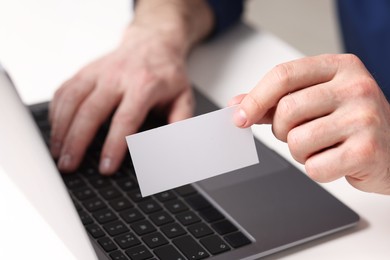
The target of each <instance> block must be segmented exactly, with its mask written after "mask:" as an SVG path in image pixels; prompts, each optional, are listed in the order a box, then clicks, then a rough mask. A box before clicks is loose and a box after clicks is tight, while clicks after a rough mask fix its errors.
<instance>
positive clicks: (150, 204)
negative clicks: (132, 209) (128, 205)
mask: <svg viewBox="0 0 390 260" xmlns="http://www.w3.org/2000/svg"><path fill="white" fill-rule="evenodd" d="M138 207H139V208H140V209H141V210H142V211H143V212H144V213H145V214H150V213H153V212H156V211H159V210H161V209H162V208H161V206H160V205H159V204H158V203H157V202H156V201H155V200H153V199H150V200H147V201H144V202H141V203H140V204H138Z"/></svg>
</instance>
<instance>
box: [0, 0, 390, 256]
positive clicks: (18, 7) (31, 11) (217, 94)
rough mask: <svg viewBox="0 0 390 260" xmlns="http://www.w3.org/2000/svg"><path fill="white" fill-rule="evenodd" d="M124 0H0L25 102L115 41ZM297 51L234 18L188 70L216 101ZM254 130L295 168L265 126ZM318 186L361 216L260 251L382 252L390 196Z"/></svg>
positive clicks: (42, 95)
mask: <svg viewBox="0 0 390 260" xmlns="http://www.w3.org/2000/svg"><path fill="white" fill-rule="evenodd" d="M130 13H131V4H130V3H129V2H128V1H127V0H116V1H109V0H99V1H98V0H84V1H76V0H67V1H59V0H56V1H54V0H35V1H27V0H12V1H11V0H2V1H1V2H0V24H1V26H0V62H2V64H3V65H4V67H5V68H6V69H8V71H9V73H10V74H11V76H12V78H13V79H14V82H15V83H16V85H17V88H18V90H19V92H20V93H21V96H22V98H23V100H24V101H25V102H26V103H27V104H31V103H35V102H40V101H45V100H48V99H50V98H51V96H52V94H53V93H54V91H55V89H56V88H57V87H58V86H59V85H60V84H61V82H63V81H64V80H65V79H67V78H68V77H70V76H71V75H72V74H73V73H74V72H76V71H77V70H78V69H79V68H80V67H81V66H82V65H84V64H86V63H88V62H89V61H91V60H93V59H95V58H97V57H99V56H100V55H102V54H104V53H106V52H108V51H109V50H111V49H112V48H114V47H115V45H116V44H117V43H118V42H119V40H120V37H121V33H122V31H123V29H124V28H125V26H126V25H127V22H128V21H129V19H130ZM300 56H301V55H300V54H299V53H298V52H297V51H295V50H294V49H292V48H291V47H289V46H287V45H286V44H284V43H283V42H281V41H280V40H278V39H277V38H275V37H274V36H272V35H270V34H269V33H266V32H263V31H255V30H253V29H251V28H249V27H247V26H245V25H239V26H237V27H235V28H234V30H232V31H231V32H230V33H227V34H225V35H223V36H221V37H220V38H218V40H215V41H212V42H209V43H207V44H205V45H203V46H200V47H199V48H197V49H196V50H195V51H194V53H193V54H192V55H191V58H190V67H189V73H190V75H191V79H192V80H193V82H194V83H195V85H197V86H199V87H200V88H201V89H202V90H203V91H204V92H205V93H206V94H207V95H208V96H209V97H210V98H211V99H213V100H214V101H215V102H216V103H217V104H218V105H220V106H225V104H226V102H227V101H228V100H229V99H230V98H231V97H232V96H234V95H236V94H238V93H242V92H247V91H248V90H250V89H251V88H252V87H253V86H254V85H255V84H256V82H257V81H258V80H259V79H260V78H261V77H262V75H263V74H264V73H265V72H266V71H268V70H269V69H271V68H272V67H273V66H274V65H276V64H278V63H281V62H284V61H288V60H291V59H295V58H298V57H300ZM253 131H254V133H255V135H256V136H257V137H258V138H259V139H260V140H262V141H263V142H264V143H265V144H266V145H268V146H269V147H271V148H272V149H274V150H276V151H277V152H279V153H280V154H281V155H282V156H284V157H285V158H287V159H288V160H289V161H291V162H292V163H293V164H295V165H296V166H297V167H299V168H300V169H302V170H304V168H303V167H302V165H299V164H298V163H296V162H295V161H294V160H293V159H292V157H291V155H290V154H289V151H288V148H287V146H286V144H284V143H282V142H279V141H278V140H277V139H276V138H275V137H274V136H273V135H272V132H271V130H270V127H269V126H256V127H253ZM323 186H324V187H325V188H326V189H327V190H328V191H329V192H331V193H332V194H333V195H335V196H336V197H337V198H339V199H340V200H341V201H343V202H344V203H345V204H347V205H348V206H349V207H351V208H352V209H354V210H355V211H356V212H357V213H358V214H359V215H360V216H361V218H362V221H361V222H360V224H359V225H358V227H357V228H355V229H353V230H349V231H346V232H342V233H339V234H335V235H332V236H329V237H326V238H322V239H319V240H316V241H313V242H310V243H307V244H305V245H301V246H298V247H295V248H292V249H289V250H286V251H284V252H281V253H278V254H276V255H273V256H269V257H268V259H279V258H283V259H351V258H352V259H389V257H390V246H389V242H390V223H389V216H390V197H388V196H381V195H376V194H367V193H363V192H361V191H358V190H356V189H354V188H352V187H351V186H350V185H349V184H348V183H347V182H346V181H345V180H343V179H341V180H338V181H335V182H332V183H328V184H323Z"/></svg>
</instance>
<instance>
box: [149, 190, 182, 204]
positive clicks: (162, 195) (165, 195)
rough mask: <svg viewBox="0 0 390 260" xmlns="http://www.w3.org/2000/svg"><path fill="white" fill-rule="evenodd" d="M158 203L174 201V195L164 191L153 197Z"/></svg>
mask: <svg viewBox="0 0 390 260" xmlns="http://www.w3.org/2000/svg"><path fill="white" fill-rule="evenodd" d="M154 197H155V198H157V199H158V200H159V201H160V202H165V201H168V200H173V199H176V198H177V197H176V195H175V194H174V193H173V192H172V191H164V192H161V193H158V194H156V195H154Z"/></svg>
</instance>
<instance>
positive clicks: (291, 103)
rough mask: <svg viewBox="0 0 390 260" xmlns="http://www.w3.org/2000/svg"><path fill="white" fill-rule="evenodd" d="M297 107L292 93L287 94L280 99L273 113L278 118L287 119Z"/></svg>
mask: <svg viewBox="0 0 390 260" xmlns="http://www.w3.org/2000/svg"><path fill="white" fill-rule="evenodd" d="M296 109H297V102H296V100H295V99H294V98H293V95H287V96H284V97H283V98H281V99H280V101H279V103H278V106H277V108H276V111H275V114H276V115H277V117H278V118H283V119H284V120H289V118H291V117H292V116H293V114H294V112H295V111H296Z"/></svg>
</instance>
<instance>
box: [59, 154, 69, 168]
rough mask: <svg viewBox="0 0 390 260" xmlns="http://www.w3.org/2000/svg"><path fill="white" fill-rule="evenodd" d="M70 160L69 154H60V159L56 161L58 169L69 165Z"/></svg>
mask: <svg viewBox="0 0 390 260" xmlns="http://www.w3.org/2000/svg"><path fill="white" fill-rule="evenodd" d="M71 161H72V156H70V154H65V155H62V156H61V158H60V160H59V161H58V168H60V170H66V169H68V168H69V167H70V163H71Z"/></svg>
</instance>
